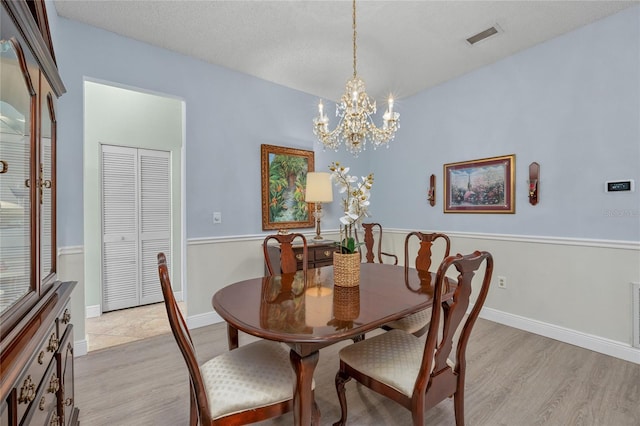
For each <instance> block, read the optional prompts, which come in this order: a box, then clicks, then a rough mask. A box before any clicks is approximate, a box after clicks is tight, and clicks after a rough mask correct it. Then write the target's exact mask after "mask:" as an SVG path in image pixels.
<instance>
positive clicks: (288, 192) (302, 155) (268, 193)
mask: <svg viewBox="0 0 640 426" xmlns="http://www.w3.org/2000/svg"><path fill="white" fill-rule="evenodd" d="M260 158H261V178H262V229H263V230H268V229H291V228H313V226H314V219H313V215H312V214H311V213H310V212H313V209H314V205H313V203H309V204H307V203H306V202H305V201H304V191H305V188H306V185H307V173H308V172H313V171H314V156H313V151H307V150H303V149H295V148H285V147H281V146H275V145H260Z"/></svg>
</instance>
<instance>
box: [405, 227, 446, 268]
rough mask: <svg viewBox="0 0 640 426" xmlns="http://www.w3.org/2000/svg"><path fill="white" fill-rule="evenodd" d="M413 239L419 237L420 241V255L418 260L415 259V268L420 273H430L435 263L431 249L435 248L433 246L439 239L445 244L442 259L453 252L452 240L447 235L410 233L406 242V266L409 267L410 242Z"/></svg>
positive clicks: (417, 257)
mask: <svg viewBox="0 0 640 426" xmlns="http://www.w3.org/2000/svg"><path fill="white" fill-rule="evenodd" d="M411 237H417V238H418V240H420V247H419V249H418V255H417V256H416V259H415V268H416V269H417V270H418V271H428V270H429V269H431V265H432V263H433V262H432V259H431V258H432V252H431V249H432V247H433V244H434V243H435V242H436V241H437V240H438V239H442V240H444V244H445V250H444V256H443V257H442V258H441V259H445V258H446V257H448V256H449V251H450V250H451V240H450V239H449V237H448V236H447V235H446V234H441V233H438V232H434V233H425V232H419V231H414V232H410V233H409V234H408V235H407V236H406V238H405V240H404V263H405V265H409V241H410V240H411ZM438 264H439V262H436V265H438Z"/></svg>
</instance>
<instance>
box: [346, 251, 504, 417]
mask: <svg viewBox="0 0 640 426" xmlns="http://www.w3.org/2000/svg"><path fill="white" fill-rule="evenodd" d="M452 267H455V269H456V270H457V271H458V273H459V275H458V277H457V280H454V282H453V285H451V281H450V280H449V279H447V277H446V274H447V272H448V271H449V269H450V268H452ZM483 267H484V271H483V272H482V268H483ZM476 272H479V273H478V274H476ZM492 272H493V258H492V256H491V254H490V253H488V252H486V251H483V252H480V251H475V252H474V253H471V254H468V255H465V256H463V255H460V254H458V255H456V256H449V257H447V258H446V259H445V260H444V261H443V262H442V263H441V264H440V267H439V268H438V272H437V274H436V278H435V288H434V295H433V306H434V309H432V313H431V320H430V323H429V331H428V334H427V337H426V339H421V338H419V337H416V336H414V335H413V334H411V333H407V332H405V331H402V330H391V331H388V332H386V333H383V334H379V335H377V336H374V337H371V338H369V339H366V340H363V341H361V342H359V343H354V344H353V345H350V346H346V347H344V348H343V349H341V350H340V352H339V356H340V369H339V370H338V373H337V374H336V378H335V384H336V391H337V392H338V399H339V401H340V410H341V417H340V420H339V421H337V422H336V423H334V426H336V425H344V424H345V423H346V421H347V399H346V394H345V384H346V383H347V382H348V381H349V380H351V379H352V378H353V379H356V380H357V381H358V382H359V383H361V384H362V385H364V386H366V387H368V388H370V389H371V390H373V391H375V392H377V393H379V394H381V395H383V396H385V397H388V398H390V399H391V400H393V401H395V402H397V403H398V404H400V405H402V406H403V407H405V408H407V409H408V410H410V411H411V417H412V419H413V424H414V425H420V426H422V425H423V424H424V416H425V411H426V410H428V409H430V408H432V407H434V406H436V405H437V404H438V403H440V402H441V401H443V400H445V399H447V398H449V397H451V396H453V406H454V414H455V420H456V425H457V426H463V425H464V386H465V374H466V349H467V344H468V343H469V336H470V335H471V331H472V329H473V326H474V324H475V322H476V319H477V318H478V314H479V313H480V309H481V308H482V305H483V304H484V301H485V299H486V297H487V292H488V291H489V284H490V282H491V274H492ZM474 277H475V279H474ZM480 279H481V280H482V283H481V284H480V285H478V286H476V285H475V284H473V285H472V283H473V281H479V280H480ZM474 288H477V289H478V297H477V298H476V301H475V303H474V305H473V308H472V309H471V312H470V313H469V315H468V316H466V318H465V313H466V311H467V308H468V307H469V303H470V295H471V293H472V290H473V289H474ZM436 307H437V308H436ZM440 307H441V308H440ZM457 333H459V334H457ZM458 335H459V338H458V339H457V344H456V350H455V354H454V353H453V347H454V339H455V337H456V336H458Z"/></svg>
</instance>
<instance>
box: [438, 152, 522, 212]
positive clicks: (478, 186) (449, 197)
mask: <svg viewBox="0 0 640 426" xmlns="http://www.w3.org/2000/svg"><path fill="white" fill-rule="evenodd" d="M515 160H516V156H515V154H511V155H504V156H501V157H491V158H483V159H480V160H471V161H463V162H460V163H449V164H445V165H444V212H445V213H515V211H516V210H515Z"/></svg>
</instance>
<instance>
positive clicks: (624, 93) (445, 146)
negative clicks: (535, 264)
mask: <svg viewBox="0 0 640 426" xmlns="http://www.w3.org/2000/svg"><path fill="white" fill-rule="evenodd" d="M507 36H508V35H507V34H505V35H504V37H507ZM397 109H398V110H399V111H400V112H401V114H402V117H401V120H402V128H401V129H400V131H399V132H398V136H397V137H396V141H395V142H394V144H393V147H392V148H391V149H390V150H389V151H386V152H385V155H384V156H380V155H374V156H371V157H370V159H371V167H372V169H373V170H374V171H375V173H376V185H377V188H376V191H379V192H378V193H381V194H383V197H384V200H385V202H384V203H373V200H372V210H374V212H375V214H376V218H377V219H379V220H380V221H382V223H384V224H385V225H386V226H388V227H398V228H409V229H436V230H444V231H460V232H479V233H498V234H516V235H540V236H557V237H573V238H594V239H606V240H629V241H639V240H640V188H638V184H640V7H634V8H631V9H629V10H626V11H623V12H621V13H619V14H617V15H614V16H612V17H609V18H606V19H603V20H601V21H598V22H596V23H593V24H591V25H588V26H586V27H583V28H581V29H578V30H576V31H573V32H571V33H568V34H566V35H564V36H562V37H558V38H556V39H554V40H551V41H548V42H546V43H543V44H540V45H538V46H535V47H533V48H531V49H528V50H526V51H523V52H521V53H519V54H516V55H513V56H511V57H509V58H506V59H505V60H502V61H499V62H497V63H495V64H493V65H490V66H487V67H485V68H483V69H480V70H478V71H476V72H473V73H470V74H468V75H466V76H463V77H461V78H458V79H455V80H452V81H449V82H447V83H445V84H442V85H440V86H438V87H435V88H433V89H431V90H428V91H425V92H422V93H420V94H418V95H416V96H414V97H412V98H409V99H405V100H401V101H400V102H398V107H397ZM507 154H516V214H515V215H510V214H504V215H498V214H490V215H480V214H451V213H447V214H444V213H443V197H442V195H443V185H442V184H443V170H442V169H443V164H445V163H451V162H458V161H466V160H473V159H477V158H484V157H493V156H499V155H507ZM533 161H537V162H538V163H540V169H541V171H540V180H541V183H540V202H539V204H538V205H537V206H535V207H534V206H531V205H530V204H529V202H528V199H527V180H528V168H529V164H530V163H531V162H533ZM432 173H434V174H435V175H436V178H437V205H436V206H435V207H430V206H429V205H428V203H427V201H426V191H427V186H428V176H429V175H431V174H432ZM623 178H631V179H635V182H636V192H634V193H631V194H630V193H605V192H604V182H605V181H607V180H612V179H623Z"/></svg>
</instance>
